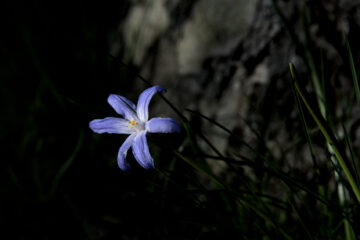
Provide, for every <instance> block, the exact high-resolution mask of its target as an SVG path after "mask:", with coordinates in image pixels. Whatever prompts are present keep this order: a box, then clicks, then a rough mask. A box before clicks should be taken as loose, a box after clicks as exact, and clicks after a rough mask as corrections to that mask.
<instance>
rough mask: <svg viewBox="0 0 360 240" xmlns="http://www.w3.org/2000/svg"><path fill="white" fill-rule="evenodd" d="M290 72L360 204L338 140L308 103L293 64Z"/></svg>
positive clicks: (359, 197)
mask: <svg viewBox="0 0 360 240" xmlns="http://www.w3.org/2000/svg"><path fill="white" fill-rule="evenodd" d="M290 72H291V74H292V76H293V79H294V86H295V89H296V91H297V92H298V94H299V96H300V98H301V100H302V101H303V103H304V104H305V106H306V108H307V109H308V111H309V113H310V115H311V116H312V118H313V119H314V121H315V122H316V124H317V125H318V127H319V128H320V131H321V132H322V134H323V135H324V137H325V139H326V141H327V143H328V144H329V145H330V147H331V148H332V150H333V152H334V155H335V156H336V158H337V160H338V162H339V164H340V166H341V168H342V170H343V171H344V173H345V175H346V177H347V179H348V181H349V183H350V185H351V188H352V190H353V192H354V194H355V196H356V199H357V200H358V202H359V203H360V190H359V188H358V186H357V185H356V182H355V181H354V178H353V176H352V174H351V172H350V170H349V168H348V166H347V165H346V163H345V155H344V153H342V152H341V150H340V148H339V144H338V142H337V140H336V139H335V137H334V135H333V134H332V132H331V130H329V129H330V128H329V127H328V126H327V124H326V122H325V120H324V119H323V118H322V117H321V116H320V115H318V114H316V113H315V112H314V110H313V109H312V108H311V106H310V104H309V103H308V101H307V98H306V97H305V95H304V92H305V91H304V92H303V91H302V90H301V89H300V86H299V84H298V83H297V81H296V79H295V74H294V67H293V65H292V64H290Z"/></svg>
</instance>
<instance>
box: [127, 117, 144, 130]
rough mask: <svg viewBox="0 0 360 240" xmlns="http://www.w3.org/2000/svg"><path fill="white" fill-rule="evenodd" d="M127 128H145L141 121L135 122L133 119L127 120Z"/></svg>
mask: <svg viewBox="0 0 360 240" xmlns="http://www.w3.org/2000/svg"><path fill="white" fill-rule="evenodd" d="M129 128H134V129H135V130H136V131H137V132H141V131H144V130H145V124H144V123H142V122H136V121H135V120H134V119H132V120H131V121H129Z"/></svg>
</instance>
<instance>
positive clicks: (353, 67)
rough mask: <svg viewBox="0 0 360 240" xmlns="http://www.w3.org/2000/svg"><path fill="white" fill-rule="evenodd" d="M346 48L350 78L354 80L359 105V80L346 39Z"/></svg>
mask: <svg viewBox="0 0 360 240" xmlns="http://www.w3.org/2000/svg"><path fill="white" fill-rule="evenodd" d="M346 48H347V50H348V54H349V61H350V69H351V75H352V79H353V82H354V89H355V93H356V99H357V102H358V105H359V106H360V89H359V80H358V76H357V73H356V72H357V71H356V69H355V63H354V58H353V56H352V53H351V48H350V44H349V41H348V40H347V39H346Z"/></svg>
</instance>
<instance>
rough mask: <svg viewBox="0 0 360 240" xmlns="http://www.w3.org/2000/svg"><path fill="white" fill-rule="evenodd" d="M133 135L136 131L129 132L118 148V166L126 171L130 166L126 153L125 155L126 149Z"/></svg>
mask: <svg viewBox="0 0 360 240" xmlns="http://www.w3.org/2000/svg"><path fill="white" fill-rule="evenodd" d="M135 137H136V133H133V134H131V135H130V136H129V137H128V138H126V140H125V142H124V143H123V144H122V145H121V147H120V149H119V152H118V157H117V162H118V165H119V168H120V169H121V170H123V171H128V170H130V168H131V167H130V164H129V163H128V161H127V160H126V155H127V151H128V150H129V148H130V147H131V145H132V144H133V142H134V138H135Z"/></svg>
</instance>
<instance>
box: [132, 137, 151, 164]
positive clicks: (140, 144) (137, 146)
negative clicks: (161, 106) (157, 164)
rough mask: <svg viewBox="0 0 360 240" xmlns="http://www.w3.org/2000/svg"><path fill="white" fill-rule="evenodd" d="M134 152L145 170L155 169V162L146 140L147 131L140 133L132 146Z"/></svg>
mask: <svg viewBox="0 0 360 240" xmlns="http://www.w3.org/2000/svg"><path fill="white" fill-rule="evenodd" d="M132 151H133V154H134V157H135V159H136V161H137V162H138V163H139V164H140V165H141V166H142V167H143V168H145V169H150V168H154V160H153V158H152V157H151V155H150V152H149V146H148V144H147V140H146V131H142V132H139V133H138V134H137V135H136V137H135V139H134V143H133V145H132Z"/></svg>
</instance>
